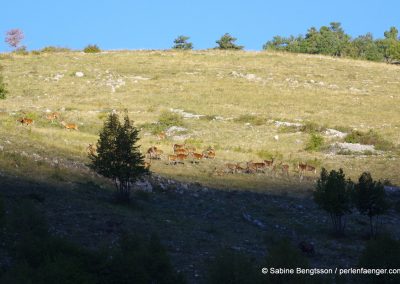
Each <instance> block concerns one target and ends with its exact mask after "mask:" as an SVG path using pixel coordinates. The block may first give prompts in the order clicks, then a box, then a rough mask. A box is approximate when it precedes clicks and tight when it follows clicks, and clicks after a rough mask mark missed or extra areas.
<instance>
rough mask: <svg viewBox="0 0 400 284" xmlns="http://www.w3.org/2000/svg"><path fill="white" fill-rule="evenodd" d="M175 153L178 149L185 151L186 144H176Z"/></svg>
mask: <svg viewBox="0 0 400 284" xmlns="http://www.w3.org/2000/svg"><path fill="white" fill-rule="evenodd" d="M173 147H174V151H175V150H176V149H184V148H185V144H174V146H173Z"/></svg>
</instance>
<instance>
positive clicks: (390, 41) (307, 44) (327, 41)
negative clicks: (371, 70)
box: [263, 22, 400, 63]
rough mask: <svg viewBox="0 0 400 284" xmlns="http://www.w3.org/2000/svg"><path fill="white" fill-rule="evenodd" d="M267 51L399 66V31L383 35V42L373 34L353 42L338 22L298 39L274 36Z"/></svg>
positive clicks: (295, 37) (355, 39)
mask: <svg viewBox="0 0 400 284" xmlns="http://www.w3.org/2000/svg"><path fill="white" fill-rule="evenodd" d="M263 49H264V50H278V51H287V52H295V53H308V54H323V55H330V56H338V57H350V58H356V59H365V60H372V61H385V62H388V63H399V62H400V40H399V31H398V30H397V28H396V27H391V28H390V29H389V30H388V31H385V32H384V38H381V39H374V38H373V36H372V34H371V33H367V34H365V35H360V36H358V37H356V38H351V36H350V35H348V34H346V33H345V31H344V30H343V28H342V26H341V24H340V23H338V22H332V23H330V25H329V26H322V27H320V28H319V29H316V28H315V27H311V28H310V29H308V31H307V33H306V34H305V35H304V36H303V35H299V36H293V35H291V36H289V37H282V36H274V38H273V39H272V40H270V41H268V42H267V43H265V44H264V45H263Z"/></svg>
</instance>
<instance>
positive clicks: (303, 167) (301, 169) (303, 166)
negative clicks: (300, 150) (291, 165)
mask: <svg viewBox="0 0 400 284" xmlns="http://www.w3.org/2000/svg"><path fill="white" fill-rule="evenodd" d="M297 169H298V170H299V174H302V173H304V172H305V171H306V170H307V164H303V163H298V164H297Z"/></svg>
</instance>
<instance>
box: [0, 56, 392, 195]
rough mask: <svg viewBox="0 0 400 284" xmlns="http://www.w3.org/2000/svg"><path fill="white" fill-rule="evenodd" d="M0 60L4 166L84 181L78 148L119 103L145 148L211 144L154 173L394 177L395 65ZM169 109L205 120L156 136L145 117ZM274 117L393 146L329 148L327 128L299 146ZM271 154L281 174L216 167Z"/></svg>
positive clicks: (269, 181)
mask: <svg viewBox="0 0 400 284" xmlns="http://www.w3.org/2000/svg"><path fill="white" fill-rule="evenodd" d="M0 65H2V66H3V74H4V81H5V82H6V83H7V86H8V89H9V94H8V97H7V99H6V100H2V101H0V125H1V127H0V146H1V151H0V155H1V159H0V166H1V172H2V174H3V173H6V174H11V175H17V176H20V175H21V176H22V175H23V176H29V177H32V178H34V179H39V180H40V179H44V180H46V181H47V182H57V183H59V182H65V183H69V182H74V181H81V180H85V181H86V180H88V179H92V178H93V177H90V176H91V175H90V174H89V171H88V170H87V168H86V166H85V163H87V162H88V159H87V153H86V147H87V145H88V143H95V142H96V141H97V137H98V136H97V135H98V131H99V129H100V127H101V126H102V124H103V121H104V118H105V117H106V116H107V114H108V113H109V112H110V111H111V110H113V109H115V110H117V111H120V112H122V111H123V110H124V109H127V110H128V112H129V115H130V117H131V118H133V119H134V121H135V123H136V125H137V126H140V127H141V128H142V131H141V136H142V139H141V144H142V147H143V150H146V149H147V148H148V147H149V146H151V145H157V147H159V148H161V149H162V150H164V152H165V153H166V154H168V153H172V144H174V143H179V142H183V141H184V140H186V143H187V144H192V145H194V146H196V147H197V148H198V149H205V148H207V147H208V146H213V147H214V148H215V149H216V151H217V157H216V159H215V160H207V161H202V162H201V163H200V164H199V165H194V164H191V163H188V162H186V163H185V165H176V166H172V165H167V164H166V162H165V160H161V161H153V163H152V170H153V171H154V172H156V173H159V174H161V175H163V176H167V177H173V178H175V179H178V180H183V181H198V182H200V183H203V184H205V185H207V186H212V187H217V188H218V187H221V188H236V189H252V190H258V191H277V190H279V191H282V190H283V191H285V192H302V191H304V190H309V189H310V188H312V187H313V184H312V181H313V180H312V179H308V180H305V181H303V182H302V183H301V184H300V183H299V179H298V177H297V173H296V172H295V171H294V167H295V165H296V164H297V163H298V162H299V161H302V162H309V163H311V164H313V165H315V166H317V169H318V170H319V169H320V168H321V167H322V166H324V167H327V168H329V169H330V168H338V167H343V168H344V170H345V172H346V173H348V174H349V175H350V176H351V177H353V178H355V177H357V176H358V175H359V174H360V173H361V172H362V171H370V172H371V173H372V174H373V176H374V177H375V178H381V179H390V180H391V181H392V182H393V183H399V181H400V180H399V179H400V178H399V176H400V175H399V171H398V168H399V166H400V162H399V155H398V154H399V152H398V145H399V143H400V135H399V127H400V123H399V121H400V114H399V112H398V109H397V108H396V106H397V105H399V103H400V81H399V78H400V68H399V67H398V66H392V65H387V64H383V63H371V62H365V61H355V60H347V59H336V58H331V57H323V56H308V55H296V54H281V53H271V52H224V51H214V50H213V51H192V52H176V51H118V52H102V53H100V54H84V53H81V52H67V53H54V54H51V53H48V54H40V55H28V56H17V55H5V54H3V55H1V56H0ZM76 72H83V74H84V76H83V77H78V76H76ZM171 109H172V110H174V111H177V110H183V111H185V112H187V113H191V114H200V115H206V116H204V117H201V118H200V119H195V118H188V119H184V120H183V122H184V127H185V128H186V129H187V130H186V131H184V132H183V133H180V134H179V133H178V134H172V135H171V136H170V137H168V138H167V139H166V140H161V141H160V140H158V139H157V136H156V135H155V134H156V133H155V132H154V131H152V127H151V123H154V122H157V121H158V120H159V117H160V115H161V114H162V113H163V112H165V111H171ZM46 111H47V112H49V111H51V112H53V111H57V112H59V113H60V114H61V116H62V119H61V120H64V121H65V122H68V123H76V124H78V126H79V131H76V132H74V131H68V130H66V129H64V128H63V127H62V126H61V125H60V124H59V122H55V123H51V122H50V121H48V120H47V119H46V118H45V117H46ZM22 116H26V117H30V118H33V119H34V120H35V123H34V125H33V126H21V125H19V123H18V122H16V119H17V118H19V117H22ZM276 121H280V122H294V123H301V124H305V123H308V125H313V126H314V127H322V126H323V127H327V128H333V129H337V130H341V131H347V132H348V131H351V130H352V129H357V130H361V131H367V130H370V129H372V130H374V131H375V132H376V133H378V134H379V135H380V136H381V137H383V139H385V140H387V141H388V142H390V143H391V144H392V145H391V146H390V147H389V148H388V149H385V151H379V152H378V153H376V154H373V153H370V152H368V153H364V154H362V155H361V154H354V153H348V152H346V155H339V154H333V153H331V151H330V146H329V145H330V144H332V143H333V142H334V141H341V140H342V139H339V138H329V137H328V136H326V135H325V144H326V145H325V146H324V150H323V151H317V152H308V151H305V150H304V149H305V145H306V143H307V140H308V139H309V136H310V134H309V133H308V132H307V131H301V129H300V130H296V129H293V128H291V127H278V126H277V125H276ZM276 135H278V137H275V138H274V136H276ZM322 135H323V136H324V133H322ZM390 143H389V144H390ZM270 156H275V157H276V158H277V159H278V160H279V161H283V162H284V163H287V164H289V165H290V176H289V177H285V176H280V175H278V176H277V177H274V176H273V175H271V174H268V173H267V174H256V175H255V174H250V175H249V174H247V175H246V174H234V175H232V174H225V175H223V176H216V175H215V174H214V169H215V168H217V169H224V163H226V162H246V161H249V160H254V161H257V160H262V159H263V158H268V157H270ZM243 164H244V163H243ZM309 176H312V175H311V174H309ZM294 185H295V186H294Z"/></svg>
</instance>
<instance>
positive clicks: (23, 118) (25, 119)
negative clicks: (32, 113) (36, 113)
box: [17, 117, 33, 125]
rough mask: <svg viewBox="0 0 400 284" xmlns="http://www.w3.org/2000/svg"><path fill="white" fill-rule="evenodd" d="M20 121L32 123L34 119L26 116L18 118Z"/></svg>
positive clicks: (27, 123)
mask: <svg viewBox="0 0 400 284" xmlns="http://www.w3.org/2000/svg"><path fill="white" fill-rule="evenodd" d="M17 121H18V122H20V123H21V124H22V125H24V124H25V125H30V124H33V119H30V118H26V117H21V118H19V119H17Z"/></svg>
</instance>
